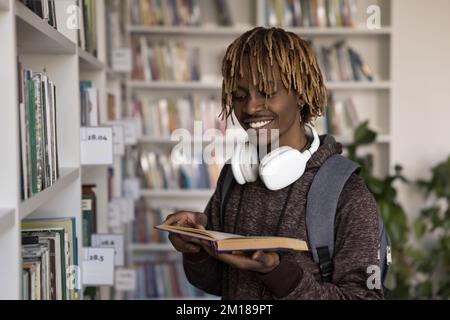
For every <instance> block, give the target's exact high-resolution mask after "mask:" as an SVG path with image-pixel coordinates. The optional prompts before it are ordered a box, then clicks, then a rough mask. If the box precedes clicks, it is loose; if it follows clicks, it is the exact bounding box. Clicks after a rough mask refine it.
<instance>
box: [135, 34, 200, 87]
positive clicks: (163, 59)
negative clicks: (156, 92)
mask: <svg viewBox="0 0 450 320" xmlns="http://www.w3.org/2000/svg"><path fill="white" fill-rule="evenodd" d="M131 48H132V57H133V68H132V72H131V78H132V79H133V80H139V81H178V82H180V81H200V78H201V75H200V49H199V48H198V47H187V46H186V44H185V43H184V42H183V41H176V42H170V43H154V42H152V41H151V40H150V38H148V37H147V36H132V38H131Z"/></svg>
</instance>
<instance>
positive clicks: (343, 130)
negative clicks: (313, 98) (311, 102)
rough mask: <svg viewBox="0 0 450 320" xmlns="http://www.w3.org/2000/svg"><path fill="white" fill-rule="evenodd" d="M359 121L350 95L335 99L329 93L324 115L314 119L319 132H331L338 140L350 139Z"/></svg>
mask: <svg viewBox="0 0 450 320" xmlns="http://www.w3.org/2000/svg"><path fill="white" fill-rule="evenodd" d="M360 123H361V119H360V117H359V114H358V112H357V110H356V107H355V103H354V100H353V98H352V97H347V98H344V99H336V98H335V96H334V95H329V97H328V105H327V106H326V107H325V112H324V115H323V116H322V117H320V118H318V119H316V121H315V124H314V125H315V127H316V130H317V132H318V133H319V134H331V135H334V136H336V137H337V138H338V140H343V141H352V140H353V132H354V130H355V128H356V127H357V126H358V125H359V124H360Z"/></svg>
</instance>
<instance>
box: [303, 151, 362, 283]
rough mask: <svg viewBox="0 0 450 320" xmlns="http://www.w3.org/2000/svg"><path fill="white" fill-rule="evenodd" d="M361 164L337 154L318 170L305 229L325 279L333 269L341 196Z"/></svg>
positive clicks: (309, 201) (308, 205)
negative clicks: (335, 235)
mask: <svg viewBox="0 0 450 320" xmlns="http://www.w3.org/2000/svg"><path fill="white" fill-rule="evenodd" d="M358 169H359V165H358V164H357V163H355V162H353V161H351V160H348V159H347V158H345V157H343V156H341V155H339V154H335V155H333V156H331V157H329V158H328V159H327V160H326V161H325V162H324V163H323V164H322V166H321V167H320V169H319V171H318V172H317V173H316V175H315V177H314V180H313V182H312V184H311V187H310V189H309V192H308V199H307V203H306V230H307V233H308V242H309V247H310V250H311V252H312V255H313V258H314V261H315V262H316V263H318V264H319V269H320V275H321V277H322V281H325V282H330V281H331V276H332V272H333V264H332V259H333V255H334V222H335V216H336V209H337V204H338V200H339V196H340V194H341V192H342V189H343V188H344V185H345V183H346V182H347V180H348V178H349V177H350V176H351V175H352V173H353V172H355V171H356V170H358Z"/></svg>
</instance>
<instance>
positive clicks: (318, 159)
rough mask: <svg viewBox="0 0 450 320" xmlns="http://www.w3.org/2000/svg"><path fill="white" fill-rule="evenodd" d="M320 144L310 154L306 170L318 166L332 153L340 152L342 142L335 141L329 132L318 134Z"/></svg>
mask: <svg viewBox="0 0 450 320" xmlns="http://www.w3.org/2000/svg"><path fill="white" fill-rule="evenodd" d="M319 139H320V146H319V148H318V149H317V151H316V152H314V154H313V155H312V156H311V159H309V160H308V163H307V164H306V170H310V169H314V168H320V166H322V164H323V163H324V162H325V161H326V160H327V159H328V158H329V157H331V156H332V155H334V154H341V153H342V144H341V143H339V142H336V139H334V137H333V136H331V135H329V134H325V135H321V136H319Z"/></svg>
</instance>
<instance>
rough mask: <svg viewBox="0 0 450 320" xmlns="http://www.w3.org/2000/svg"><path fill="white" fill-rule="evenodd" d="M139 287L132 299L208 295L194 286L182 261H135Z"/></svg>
mask: <svg viewBox="0 0 450 320" xmlns="http://www.w3.org/2000/svg"><path fill="white" fill-rule="evenodd" d="M134 268H135V270H136V274H137V288H136V291H135V292H133V293H132V294H131V298H132V299H152V298H153V299H156V298H188V297H191V298H195V297H197V298H200V297H206V296H207V295H206V294H205V293H204V292H202V291H201V290H199V289H197V288H195V287H194V286H192V285H191V284H190V283H189V281H188V280H187V278H186V275H185V273H184V269H183V264H182V262H180V261H171V260H169V261H151V260H150V261H145V260H142V259H139V260H138V261H137V262H135V263H134Z"/></svg>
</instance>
